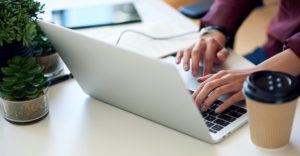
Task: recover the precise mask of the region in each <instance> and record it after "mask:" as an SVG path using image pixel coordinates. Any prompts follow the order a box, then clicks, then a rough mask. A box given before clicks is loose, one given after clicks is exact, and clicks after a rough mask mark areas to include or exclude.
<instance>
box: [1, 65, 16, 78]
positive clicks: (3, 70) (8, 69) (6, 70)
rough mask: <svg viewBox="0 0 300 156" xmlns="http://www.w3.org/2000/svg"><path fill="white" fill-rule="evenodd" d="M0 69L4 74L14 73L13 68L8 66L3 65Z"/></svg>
mask: <svg viewBox="0 0 300 156" xmlns="http://www.w3.org/2000/svg"><path fill="white" fill-rule="evenodd" d="M1 71H2V73H3V74H4V75H5V76H11V75H14V72H15V71H14V70H13V69H11V68H9V67H3V68H1Z"/></svg>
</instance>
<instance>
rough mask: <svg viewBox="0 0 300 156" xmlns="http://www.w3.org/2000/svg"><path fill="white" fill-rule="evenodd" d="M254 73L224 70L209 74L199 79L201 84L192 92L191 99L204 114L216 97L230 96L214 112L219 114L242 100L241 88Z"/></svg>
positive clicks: (252, 70) (250, 71)
mask: <svg viewBox="0 0 300 156" xmlns="http://www.w3.org/2000/svg"><path fill="white" fill-rule="evenodd" d="M252 72H254V68H253V69H247V70H224V71H220V72H218V73H216V74H209V75H206V76H203V77H199V78H198V81H199V82H201V84H200V86H199V88H198V89H197V90H196V91H195V92H194V94H193V99H194V100H195V102H196V104H197V105H198V107H199V108H201V111H203V112H205V111H207V109H208V108H209V107H210V105H211V104H213V102H214V101H215V100H217V98H218V97H220V96H222V95H224V94H229V93H230V94H231V96H230V97H229V98H227V99H226V101H224V103H223V104H222V105H220V106H219V107H218V108H217V109H216V110H215V112H216V113H220V112H222V111H224V110H225V109H226V108H228V107H230V106H231V105H233V104H234V103H236V102H238V101H241V100H243V99H244V96H243V93H242V88H243V82H244V80H245V79H246V77H247V76H248V75H249V74H251V73H252Z"/></svg>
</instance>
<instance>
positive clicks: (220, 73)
mask: <svg viewBox="0 0 300 156" xmlns="http://www.w3.org/2000/svg"><path fill="white" fill-rule="evenodd" d="M227 73H228V71H226V70H221V71H219V72H217V73H216V74H210V76H209V75H207V79H206V80H205V81H203V82H201V84H200V86H199V87H198V88H197V89H196V90H195V92H194V93H193V95H192V97H193V99H194V101H195V100H196V97H197V95H198V94H199V93H200V91H201V90H202V88H203V87H204V86H205V84H206V83H208V82H210V81H213V80H216V79H219V78H221V77H223V76H224V75H226V74H227ZM202 77H206V76H202Z"/></svg>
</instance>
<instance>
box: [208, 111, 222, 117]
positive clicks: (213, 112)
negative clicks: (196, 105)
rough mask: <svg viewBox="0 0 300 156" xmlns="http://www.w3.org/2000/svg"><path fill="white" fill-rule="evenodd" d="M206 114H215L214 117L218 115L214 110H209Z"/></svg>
mask: <svg viewBox="0 0 300 156" xmlns="http://www.w3.org/2000/svg"><path fill="white" fill-rule="evenodd" d="M208 114H209V115H211V116H215V117H217V116H218V115H220V114H219V113H216V112H215V111H214V110H212V111H210V112H209V113H208Z"/></svg>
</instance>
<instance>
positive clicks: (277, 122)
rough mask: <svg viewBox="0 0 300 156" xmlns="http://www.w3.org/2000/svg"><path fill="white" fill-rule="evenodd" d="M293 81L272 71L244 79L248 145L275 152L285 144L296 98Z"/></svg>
mask: <svg viewBox="0 0 300 156" xmlns="http://www.w3.org/2000/svg"><path fill="white" fill-rule="evenodd" d="M298 87H299V86H298V80H297V78H295V77H293V76H291V75H288V74H285V73H282V72H273V71H259V72H255V73H253V74H251V75H249V76H248V77H247V79H246V80H245V82H244V86H243V93H244V95H245V98H246V105H247V109H248V117H249V127H250V136H251V140H252V142H253V143H254V144H255V145H257V146H259V147H262V148H267V149H277V148H281V147H284V146H285V145H287V144H288V143H289V140H290V134H291V129H292V125H293V120H294V114H295V109H296V104H297V99H298V96H299V88H298Z"/></svg>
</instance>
